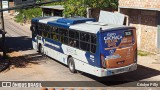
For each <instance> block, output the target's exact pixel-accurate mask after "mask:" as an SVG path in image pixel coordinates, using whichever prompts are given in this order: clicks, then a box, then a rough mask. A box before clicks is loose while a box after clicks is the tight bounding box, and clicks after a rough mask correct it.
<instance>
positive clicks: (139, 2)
mask: <svg viewBox="0 0 160 90" xmlns="http://www.w3.org/2000/svg"><path fill="white" fill-rule="evenodd" d="M119 6H120V7H124V6H125V7H139V8H160V0H119Z"/></svg>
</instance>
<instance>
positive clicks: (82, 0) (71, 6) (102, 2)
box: [64, 0, 118, 17]
mask: <svg viewBox="0 0 160 90" xmlns="http://www.w3.org/2000/svg"><path fill="white" fill-rule="evenodd" d="M64 6H65V10H64V15H65V16H66V17H69V16H70V15H71V16H86V9H87V7H91V8H106V7H110V8H117V7H118V0H67V1H66V3H65V4H64Z"/></svg>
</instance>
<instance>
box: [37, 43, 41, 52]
mask: <svg viewBox="0 0 160 90" xmlns="http://www.w3.org/2000/svg"><path fill="white" fill-rule="evenodd" d="M38 52H39V53H42V45H41V44H39V45H38Z"/></svg>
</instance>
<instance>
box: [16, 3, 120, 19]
mask: <svg viewBox="0 0 160 90" xmlns="http://www.w3.org/2000/svg"><path fill="white" fill-rule="evenodd" d="M38 1H44V0H37V2H38ZM51 5H64V8H65V9H64V11H63V14H64V16H65V17H70V16H82V17H85V16H86V14H87V12H86V9H87V7H91V8H106V7H110V8H117V7H118V0H64V1H63V2H54V3H50V4H46V5H45V6H51ZM19 12H20V13H19V15H17V16H16V17H15V18H16V21H17V22H23V15H25V16H26V18H27V20H30V19H31V18H34V17H39V16H41V13H42V10H41V8H32V9H24V10H19Z"/></svg>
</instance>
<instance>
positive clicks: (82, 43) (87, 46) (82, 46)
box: [80, 42, 90, 51]
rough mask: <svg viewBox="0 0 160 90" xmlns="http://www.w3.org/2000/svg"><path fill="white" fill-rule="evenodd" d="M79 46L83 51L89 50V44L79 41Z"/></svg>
mask: <svg viewBox="0 0 160 90" xmlns="http://www.w3.org/2000/svg"><path fill="white" fill-rule="evenodd" d="M80 48H81V49H82V50H85V51H90V44H88V43H85V42H80Z"/></svg>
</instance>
